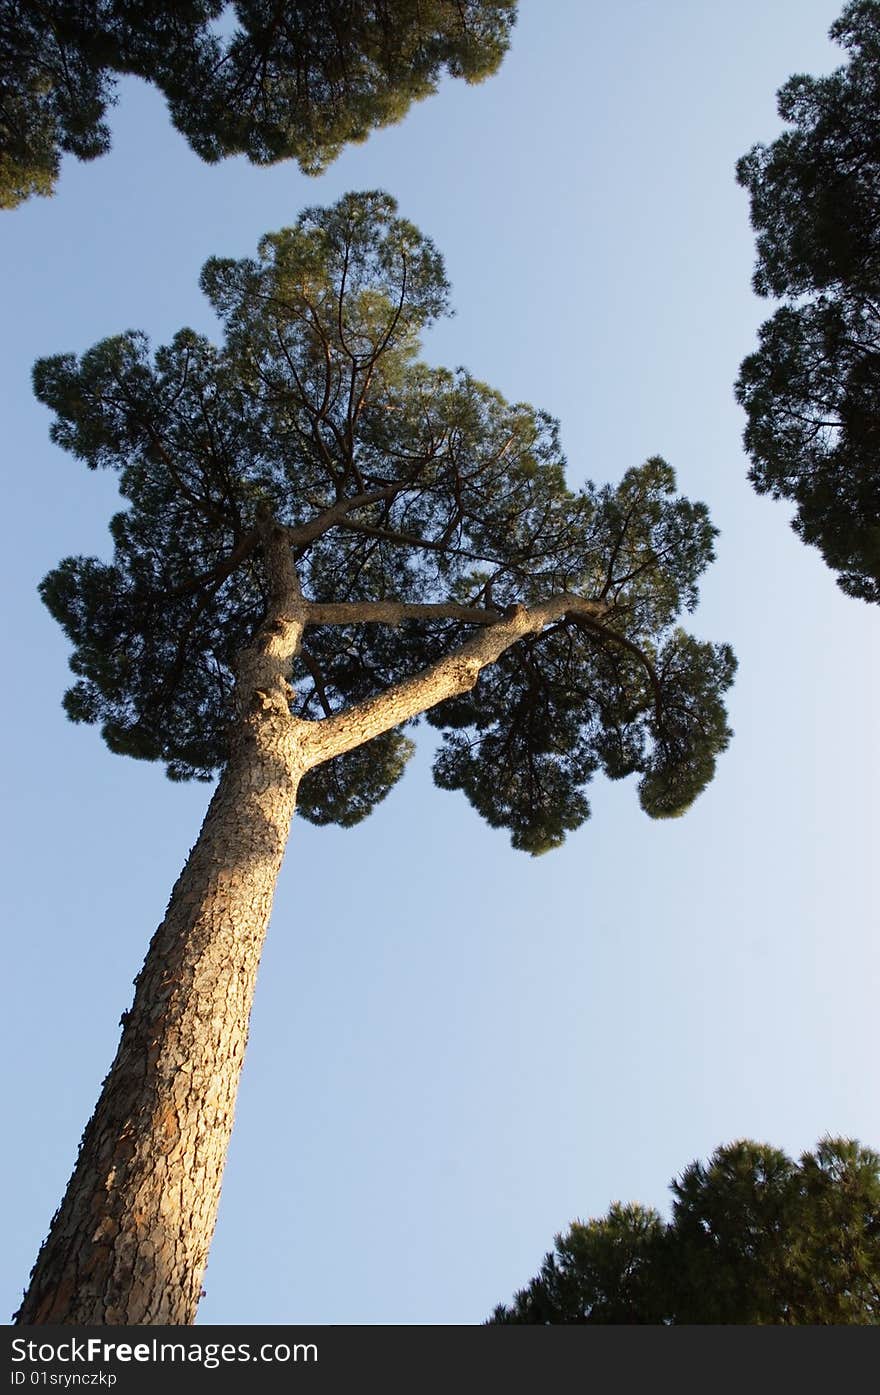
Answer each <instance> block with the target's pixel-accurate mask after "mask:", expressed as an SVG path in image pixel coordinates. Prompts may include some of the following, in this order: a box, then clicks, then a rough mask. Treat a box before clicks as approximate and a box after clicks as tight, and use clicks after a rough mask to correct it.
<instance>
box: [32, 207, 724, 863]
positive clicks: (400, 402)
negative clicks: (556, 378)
mask: <svg viewBox="0 0 880 1395" xmlns="http://www.w3.org/2000/svg"><path fill="white" fill-rule="evenodd" d="M202 285H203V288H204V289H205V291H206V293H207V295H208V296H209V298H210V301H211V304H212V305H213V307H214V309H215V310H216V312H217V314H218V315H219V317H220V319H221V321H222V323H223V326H224V330H225V339H224V342H223V344H222V346H221V347H217V346H215V345H214V344H212V343H210V342H209V341H208V340H207V339H205V338H204V337H202V336H200V335H197V334H195V333H193V332H192V331H191V330H186V329H185V330H182V331H180V333H178V334H177V335H176V336H175V338H174V339H173V341H172V343H171V344H170V345H168V346H165V347H163V348H160V349H158V350H157V351H156V353H155V355H154V356H151V355H150V353H149V351H148V346H147V343H146V341H145V339H144V338H143V336H142V335H139V334H136V333H127V334H123V335H119V336H117V337H116V338H112V339H107V340H104V341H102V342H101V343H99V344H97V345H96V346H95V347H94V348H92V349H90V350H89V351H88V352H87V353H85V354H83V355H82V356H81V357H80V358H79V359H77V358H76V357H75V356H73V355H69V354H68V355H61V356H58V357H55V358H51V359H45V360H42V361H41V362H40V363H38V364H37V366H36V369H35V373H34V381H35V387H36V392H37V395H38V397H39V398H40V399H41V400H42V401H43V402H45V403H46V404H47V405H48V406H49V407H51V408H52V409H53V411H54V412H55V414H56V422H55V424H54V426H53V428H52V433H53V437H54V439H55V440H56V441H57V442H58V443H59V444H60V445H62V446H64V447H65V448H66V449H68V450H69V451H71V452H72V453H73V454H74V455H76V456H77V457H79V458H80V459H82V460H84V461H85V462H86V463H87V464H88V465H89V466H90V467H91V468H97V467H99V466H102V467H109V468H111V469H114V470H115V471H117V472H118V476H119V487H120V491H121V494H122V496H123V498H124V499H125V501H126V503H127V507H126V509H125V510H124V511H122V512H120V513H119V514H117V515H116V517H115V518H114V519H113V521H112V524H111V532H112V536H113V541H114V545H115V553H114V557H113V560H112V561H111V562H109V563H104V562H101V561H98V560H96V559H93V558H69V559H67V560H66V561H64V562H62V564H61V565H60V566H59V567H58V568H57V569H56V570H55V571H53V572H52V573H50V575H49V576H48V577H47V578H46V580H45V581H44V583H43V587H42V594H43V598H44V600H45V601H46V604H47V605H48V606H49V608H50V610H51V611H52V613H53V615H54V616H55V617H56V618H57V619H58V620H59V621H60V622H61V624H62V625H63V626H64V628H65V630H66V632H67V634H68V636H69V637H70V639H71V640H72V642H73V644H74V655H73V659H72V661H71V662H72V667H73V669H74V672H75V673H76V674H77V677H78V681H77V683H76V684H75V686H74V687H73V688H72V689H71V691H70V692H69V693H68V694H67V698H66V707H67V711H68V714H69V715H70V716H71V717H72V718H73V719H74V720H77V721H86V722H96V723H98V724H100V726H101V727H102V730H103V734H104V737H105V739H106V741H107V743H108V745H109V746H110V747H111V749H112V750H114V751H118V752H121V753H126V754H129V755H133V756H139V757H142V758H146V759H161V760H164V761H165V762H166V764H167V768H168V772H169V774H170V775H172V776H173V777H175V778H190V777H193V776H195V777H208V776H210V775H211V774H212V773H213V772H214V771H215V770H217V769H218V768H219V767H221V766H222V764H223V762H224V760H225V757H226V730H227V724H228V722H229V720H230V717H231V715H232V709H231V700H232V691H233V685H234V677H235V664H236V656H237V655H238V654H239V653H240V652H241V650H242V649H243V648H245V647H246V646H247V645H248V644H249V642H250V641H251V639H252V638H253V636H254V634H255V632H256V630H257V629H258V627H259V625H260V624H261V622H262V620H263V618H264V616H265V614H266V607H267V594H268V592H267V579H266V573H265V565H264V558H263V553H262V544H261V541H260V535H259V530H258V527H257V516H258V512H259V511H260V510H265V509H267V508H268V509H269V510H270V511H271V513H272V514H273V515H274V517H275V519H276V520H277V521H278V523H279V524H281V525H282V526H284V527H285V528H287V529H289V530H290V534H289V536H290V539H291V545H292V548H293V554H294V558H295V561H296V565H297V570H298V572H299V575H300V578H301V581H302V586H303V591H304V595H305V596H306V598H307V599H309V600H312V601H317V602H324V603H329V602H345V603H357V602H368V601H386V600H389V599H394V600H396V601H403V602H411V603H419V604H424V603H436V604H440V603H449V605H461V604H465V605H468V606H470V607H480V608H485V609H486V610H491V612H492V614H495V615H497V614H499V613H503V611H504V610H505V609H506V608H507V607H509V606H513V605H524V606H527V607H528V606H530V605H533V604H536V603H539V602H542V601H545V600H547V599H548V598H550V597H553V596H556V595H559V594H562V593H566V594H567V593H575V594H577V595H579V596H586V597H593V598H596V599H597V600H598V601H600V602H601V603H602V604H603V606H604V607H605V610H604V613H603V615H602V620H601V623H599V622H598V621H596V622H590V621H589V620H585V619H584V617H583V616H582V615H577V616H574V615H573V616H568V615H565V616H561V617H560V619H559V621H558V623H556V624H554V625H551V626H548V627H547V628H545V629H544V631H543V632H542V633H540V634H537V635H533V636H531V637H529V638H527V639H524V640H523V641H521V642H520V643H518V644H517V645H515V646H514V647H513V648H511V649H510V650H509V651H508V652H507V653H506V654H505V655H504V656H503V658H502V660H501V661H500V662H499V663H497V664H495V665H491V666H489V667H488V668H486V669H484V671H483V674H482V677H481V678H480V680H479V682H478V683H477V685H476V687H475V688H474V689H473V691H472V692H470V693H468V694H467V695H465V696H463V697H461V698H456V699H454V700H452V701H447V702H444V703H441V704H440V705H439V706H437V707H435V708H434V709H433V710H432V711H431V713H430V717H429V720H430V721H431V723H432V724H433V725H434V726H436V727H438V728H440V729H441V730H442V732H443V742H442V746H441V750H440V753H439V755H438V758H437V762H436V778H437V781H438V783H439V784H440V785H442V786H443V787H444V788H447V789H461V790H463V791H464V792H465V794H466V795H467V796H468V798H469V799H470V800H471V801H472V803H473V804H474V805H475V807H476V808H477V809H478V810H479V811H480V813H482V814H483V815H484V817H485V818H487V819H488V821H489V822H490V823H491V824H493V825H495V826H503V827H506V828H508V829H510V831H511V833H512V835H513V841H514V843H515V845H516V846H517V847H521V848H524V849H527V850H528V851H530V852H533V853H535V852H541V851H544V850H546V849H547V848H550V847H553V846H556V845H557V844H558V843H559V842H561V841H562V838H563V837H564V835H565V832H566V831H567V830H569V829H572V828H575V827H577V826H578V825H579V824H580V823H582V822H583V820H584V819H585V818H586V817H587V814H588V812H589V811H588V805H587V802H586V799H585V797H584V792H583V791H584V786H585V785H586V783H587V782H588V780H589V779H590V777H591V775H592V774H593V772H594V771H596V770H598V769H602V770H604V771H605V772H606V773H607V774H608V775H609V776H610V777H611V778H612V779H618V778H622V777H624V776H627V775H630V774H634V773H636V774H639V775H640V776H641V785H640V793H641V800H642V804H643V806H644V808H645V809H646V811H647V812H648V813H649V814H651V815H653V816H655V817H668V816H674V815H677V814H679V813H681V812H682V811H683V810H684V809H685V808H686V807H687V806H688V805H689V804H690V803H691V802H692V800H693V799H694V798H695V797H696V795H697V794H698V793H699V792H700V790H702V789H703V788H704V786H705V784H706V783H707V781H708V780H709V779H710V778H711V775H712V772H713V769H714V762H715V757H716V755H717V754H718V752H719V751H721V750H723V749H724V747H725V746H726V744H727V741H728V737H729V734H730V733H729V730H728V727H727V723H726V717H725V711H724V706H723V701H722V695H723V693H724V691H725V689H726V688H727V687H728V685H729V684H730V682H731V681H732V678H733V672H734V667H735V663H734V659H733V655H732V654H731V651H730V649H729V648H728V647H727V646H726V645H713V644H710V643H704V642H701V641H698V640H696V639H694V638H693V637H691V636H689V635H687V634H685V632H684V631H682V630H681V629H680V628H679V626H678V620H679V617H680V614H681V612H682V611H686V610H689V609H691V608H692V607H693V606H694V604H695V603H696V599H697V583H698V580H699V577H700V575H701V573H702V571H703V570H704V568H705V567H706V566H707V564H708V563H709V561H710V560H711V558H712V556H713V540H714V536H715V530H714V528H713V527H712V525H711V523H710V521H709V518H708V514H707V511H706V508H705V506H704V505H703V504H699V503H692V502H691V501H689V500H687V499H684V498H682V497H680V496H678V495H676V493H675V482H674V476H673V473H672V471H671V469H670V468H669V466H668V465H666V464H665V463H664V462H663V461H662V460H659V459H652V460H649V461H648V462H647V463H646V464H645V465H643V466H641V467H640V468H638V469H633V470H630V471H629V472H628V473H627V474H626V475H625V476H624V478H623V480H622V481H621V483H620V484H619V485H617V486H616V487H611V486H605V487H603V488H596V487H594V486H593V485H587V486H585V487H584V488H583V489H581V490H579V491H573V490H571V489H569V488H568V486H567V485H566V482H565V461H564V457H563V455H562V452H561V448H560V445H559V435H558V427H557V424H556V422H555V421H553V420H552V419H551V418H549V417H548V416H547V415H546V414H545V413H542V412H539V411H536V410H535V409H534V408H532V407H530V406H528V405H526V404H523V403H515V404H511V403H509V402H507V401H505V399H504V398H503V397H502V396H501V395H500V394H499V393H498V392H495V391H494V390H493V389H491V388H489V387H488V386H486V384H484V383H481V382H480V381H479V380H477V379H476V378H474V377H473V376H472V375H471V374H469V373H468V372H466V371H464V370H458V371H456V372H450V371H448V370H446V369H440V368H432V367H429V366H428V365H427V364H425V363H424V362H423V361H421V360H420V359H419V356H418V350H419V334H420V332H421V331H422V330H423V329H424V328H425V327H426V326H427V325H428V324H430V323H431V321H432V320H433V319H435V318H436V317H437V316H438V315H440V314H442V313H444V312H445V310H446V308H447V301H448V285H447V282H446V278H445V273H444V269H443V263H442V259H441V257H440V255H439V253H438V252H437V249H436V248H435V247H434V245H433V244H432V243H431V242H430V240H429V239H427V238H425V237H424V236H423V235H422V234H420V233H419V232H418V230H417V229H416V228H414V227H413V226H412V224H410V223H408V222H406V221H405V220H403V219H401V218H399V217H398V216H397V212H396V205H395V203H394V201H393V200H392V199H391V198H389V197H388V196H387V195H385V194H381V193H369V194H360V195H353V194H352V195H347V196H346V197H345V198H343V199H342V200H341V201H340V202H339V203H338V204H336V205H335V206H334V207H332V208H330V209H311V210H308V211H306V212H305V213H304V214H303V215H302V216H301V217H300V219H299V220H298V222H297V224H296V226H295V227H293V228H287V229H285V230H283V231H282V232H280V233H277V234H274V235H272V236H269V237H266V238H264V239H263V241H262V243H261V244H260V248H259V253H258V256H257V257H256V258H254V259H245V260H242V261H229V260H221V259H213V260H211V261H209V262H208V264H207V265H206V267H205V269H204V272H203V275H202ZM470 632H471V630H470V628H469V626H468V625H467V624H466V623H464V622H463V621H462V620H461V619H456V618H454V617H453V616H447V617H440V618H437V619H427V620H419V621H406V622H405V623H403V624H401V625H400V626H398V627H397V628H394V627H389V626H386V625H376V624H372V625H370V624H359V625H354V626H340V625H330V624H324V625H321V624H313V625H310V626H309V627H308V629H307V630H306V635H305V640H304V643H303V647H302V652H301V653H300V654H299V655H298V656H297V659H296V663H295V670H294V675H293V684H294V688H295V690H296V696H295V699H294V701H293V707H292V711H293V712H294V714H295V715H296V716H298V717H301V718H304V719H320V718H322V717H323V716H325V715H330V714H335V713H337V712H340V711H341V710H343V709H344V708H345V707H347V706H348V705H350V704H351V703H353V702H357V701H359V700H362V699H364V698H368V697H371V696H374V695H377V694H380V693H382V692H384V691H385V690H387V689H388V687H389V686H390V685H392V684H393V683H395V682H397V681H399V680H401V679H403V678H405V677H407V676H409V675H411V674H415V673H418V672H420V671H422V670H423V669H424V668H426V667H427V666H428V665H430V664H431V663H433V662H435V661H436V660H438V659H440V658H441V657H443V656H444V655H446V654H447V653H449V652H450V651H451V650H453V649H454V648H456V647H457V646H458V645H459V644H460V643H461V642H462V641H463V640H464V639H465V638H466V637H467V636H468V634H469V633H470ZM410 751H411V744H410V743H409V741H408V740H407V739H406V738H405V737H404V736H403V734H402V733H401V732H397V733H392V734H391V735H390V736H388V737H383V738H380V739H379V740H378V741H375V742H373V743H372V744H371V746H370V748H369V755H366V754H365V753H364V751H353V752H351V753H349V754H348V755H343V756H339V757H338V758H337V759H336V760H334V761H332V762H330V763H328V764H327V765H324V766H320V767H318V768H317V769H315V770H313V771H312V772H310V774H309V775H308V776H307V777H306V780H305V781H304V785H303V789H302V798H301V804H300V810H301V812H302V813H303V814H304V815H305V816H306V817H308V818H311V819H313V820H315V821H316V822H319V823H323V822H329V821H335V822H341V823H351V822H353V821H355V820H356V819H357V818H359V817H362V816H363V815H364V814H365V813H367V812H368V811H369V809H370V808H372V807H373V805H374V804H375V803H376V801H377V800H378V799H379V798H381V797H382V796H383V795H384V794H385V793H386V792H387V790H388V789H389V788H390V787H391V785H392V784H393V783H394V781H395V780H396V779H397V778H398V777H399V775H400V774H401V772H402V770H403V768H404V765H405V763H406V759H407V757H408V755H409V753H410Z"/></svg>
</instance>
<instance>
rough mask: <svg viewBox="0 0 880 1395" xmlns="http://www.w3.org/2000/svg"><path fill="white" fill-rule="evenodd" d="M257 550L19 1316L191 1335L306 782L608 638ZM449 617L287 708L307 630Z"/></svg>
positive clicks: (279, 538) (590, 610)
mask: <svg viewBox="0 0 880 1395" xmlns="http://www.w3.org/2000/svg"><path fill="white" fill-rule="evenodd" d="M260 532H261V540H262V543H263V548H264V558H265V560H266V563H267V571H268V575H269V581H270V588H271V604H270V607H269V614H268V617H267V619H266V621H265V623H264V625H263V626H262V628H261V630H260V632H259V634H258V635H257V636H256V638H255V641H254V644H253V646H252V647H251V648H249V649H247V650H246V651H245V652H244V653H243V654H242V655H241V656H240V661H239V669H238V675H237V686H236V699H237V704H238V710H237V714H236V719H235V722H234V724H233V728H232V733H231V737H230V756H229V762H228V765H227V767H226V770H225V772H224V774H223V777H222V779H221V780H220V783H219V785H218V787H217V790H216V793H215V795H214V798H213V799H212V801H211V805H210V808H209V810H208V814H207V817H206V819H205V822H204V824H203V826H202V830H201V833H200V835H199V839H198V842H197V843H196V845H195V847H194V848H193V850H192V852H191V854H190V857H189V860H188V861H187V864H186V866H185V868H184V870H183V872H182V874H181V876H180V878H179V880H178V882H177V885H176V886H175V888H174V891H173V892H172V896H171V901H170V903H169V907H168V911H167V914H166V917H165V919H164V921H163V922H162V924H161V925H160V927H159V929H158V930H157V931H156V934H155V936H154V937H153V941H152V944H151V946H150V950H149V953H148V955H147V959H146V961H145V963H144V967H143V969H142V971H141V973H140V976H139V978H138V980H137V984H136V992H135V998H134V1003H133V1006H132V1008H131V1011H130V1012H129V1013H126V1014H125V1015H124V1018H123V1021H124V1031H123V1035H122V1040H121V1042H120V1045H119V1050H118V1052H117V1055H116V1059H115V1060H114V1062H113V1065H112V1067H111V1069H110V1073H109V1074H108V1076H107V1078H106V1080H105V1082H104V1088H103V1091H102V1094H101V1097H100V1099H99V1101H98V1105H97V1108H96V1110H95V1113H94V1115H93V1117H92V1119H91V1121H90V1122H89V1124H88V1126H87V1128H86V1131H85V1133H84V1135H83V1140H82V1144H81V1146H80V1153H79V1157H78V1160H77V1164H76V1168H75V1170H74V1173H73V1176H72V1178H71V1180H70V1183H69V1185H68V1189H67V1193H66V1195H65V1197H64V1200H63V1202H62V1204H61V1207H60V1209H59V1210H58V1212H57V1213H56V1215H55V1217H54V1219H53V1222H52V1227H51V1230H50V1233H49V1236H48V1238H47V1240H46V1242H45V1244H44V1245H43V1248H42V1250H41V1251H40V1254H39V1256H38V1259H37V1263H36V1265H35V1267H34V1270H33V1273H32V1276H31V1283H30V1287H29V1289H28V1292H27V1294H26V1296H25V1298H24V1301H23V1303H22V1306H21V1308H20V1310H19V1312H18V1314H17V1315H16V1321H18V1322H21V1323H34V1324H36V1323H71V1324H80V1325H100V1324H127V1325H135V1324H188V1323H191V1322H193V1321H194V1319H195V1314H196V1308H197V1306H198V1301H199V1297H200V1293H201V1283H202V1276H203V1273H204V1268H205V1264H206V1262H207V1257H208V1248H209V1246H210V1243H211V1237H212V1234H213V1230H214V1224H215V1220H216V1214H217V1206H218V1203H219V1199H220V1186H221V1181H222V1175H223V1166H224V1162H225V1158H226V1151H227V1146H228V1143H229V1137H230V1134H231V1130H232V1122H233V1113H234V1107H235V1097H236V1091H237V1088H238V1080H239V1075H240V1072H241V1066H242V1062H243V1058H244V1050H245V1044H246V1041H247V1033H248V1022H249V1017H250V1009H251V1002H252V998H253V992H254V986H255V980H256V973H257V966H258V963H259V958H260V952H261V948H262V944H263V939H264V936H265V932H266V928H267V925H268V921H269V913H270V909H271V905H272V897H273V893H274V888H275V882H276V878H277V875H278V871H279V869H280V866H281V860H282V857H283V854H284V847H285V843H286V840H287V835H288V830H289V826H290V820H291V816H292V814H293V809H294V803H295V799H296V790H297V785H298V783H299V780H300V778H301V776H302V774H303V773H304V772H305V771H306V770H307V769H309V768H310V767H312V766H314V765H317V764H319V763H321V762H322V761H325V760H329V759H332V758H333V757H334V756H336V755H339V754H341V753H343V752H345V751H349V750H352V749H353V748H354V747H356V746H359V745H361V744H362V743H363V742H365V741H368V740H370V739H371V738H372V737H374V736H377V735H379V734H380V733H382V732H384V731H387V730H389V729H390V728H392V727H395V726H398V725H399V724H400V723H402V722H405V721H408V720H410V719H411V718H412V717H414V716H416V715H418V714H419V713H421V712H424V711H425V710H426V709H427V708H429V707H432V706H434V704H435V703H438V702H440V701H442V700H443V699H445V698H449V697H452V696H453V695H455V694H457V693H461V692H464V691H465V690H467V689H469V688H471V687H473V685H474V683H475V682H476V680H477V678H478V676H479V673H480V670H481V669H482V668H483V667H485V665H486V664H490V663H494V662H495V661H496V660H497V659H498V658H499V656H500V655H501V654H502V653H503V652H504V650H506V649H507V648H509V646H510V645H511V644H514V643H516V642H517V641H518V640H519V639H521V638H522V637H523V636H525V635H528V634H534V633H538V632H539V631H540V630H541V629H542V628H543V627H544V626H545V625H547V624H550V623H552V622H553V621H555V620H557V619H559V618H560V617H561V616H562V615H564V614H574V615H577V616H578V617H579V618H580V619H581V620H582V621H583V622H584V623H588V624H592V625H595V626H598V627H600V628H601V617H602V616H603V614H604V612H605V609H606V607H605V606H604V605H603V604H602V602H600V601H588V600H585V599H584V598H582V597H578V596H573V595H562V596H557V597H554V598H552V599H550V600H548V601H546V602H544V603H543V604H541V605H538V606H535V607H534V608H533V609H532V610H527V609H526V608H525V607H523V606H515V607H511V608H510V609H509V610H508V611H506V612H504V613H499V612H497V611H483V612H481V611H478V610H472V609H469V608H465V607H458V606H454V605H450V606H449V607H443V606H407V605H400V604H397V603H394V602H382V603H377V604H373V605H371V604H369V603H365V604H364V605H362V606H342V605H340V606H331V605H323V606H318V605H315V604H311V603H309V602H308V601H305V600H304V599H303V597H302V595H301V593H300V589H299V584H298V581H297V577H296V574H295V571H294V567H293V562H292V557H291V550H290V538H289V536H288V535H287V534H286V533H285V532H284V531H283V530H281V529H280V528H277V527H276V526H275V525H274V524H273V523H272V521H271V520H270V519H264V520H263V521H262V524H261V530H260ZM438 613H447V614H449V615H450V616H451V617H455V618H459V619H464V620H466V621H470V622H471V623H474V624H476V625H478V626H479V628H478V629H477V631H476V633H475V634H474V635H473V636H472V637H471V638H469V639H468V640H466V641H465V642H464V643H463V644H462V645H461V646H460V647H459V648H458V649H457V650H456V651H454V652H453V653H451V654H449V655H447V656H446V657H445V658H444V659H442V660H440V661H439V662H438V663H435V664H433V665H431V666H430V667H429V668H427V669H425V670H424V671H423V672H421V673H418V674H415V675H413V676H412V677H411V678H407V679H405V680H403V681H402V682H400V683H397V684H395V685H393V686H392V687H391V688H390V689H388V690H387V691H386V692H385V693H383V694H380V695H379V696H377V697H375V698H371V699H369V700H367V701H365V702H362V703H359V704H356V705H354V706H352V707H351V708H349V709H347V710H345V711H343V712H341V713H339V714H337V715H335V716H332V717H328V718H325V719H324V720H322V721H317V722H305V721H300V720H298V719H295V718H293V717H292V716H291V714H290V687H289V683H288V676H289V673H290V666H291V660H292V658H293V656H294V655H295V653H296V652H297V649H298V645H299V642H300V639H301V636H302V631H303V629H304V627H305V626H306V625H307V624H309V623H310V622H315V623H325V624H326V623H331V624H332V623H339V624H350V623H358V622H360V623H389V622H391V623H398V622H399V621H400V620H401V619H405V618H417V617H418V616H420V615H421V616H435V615H437V614H438Z"/></svg>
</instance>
